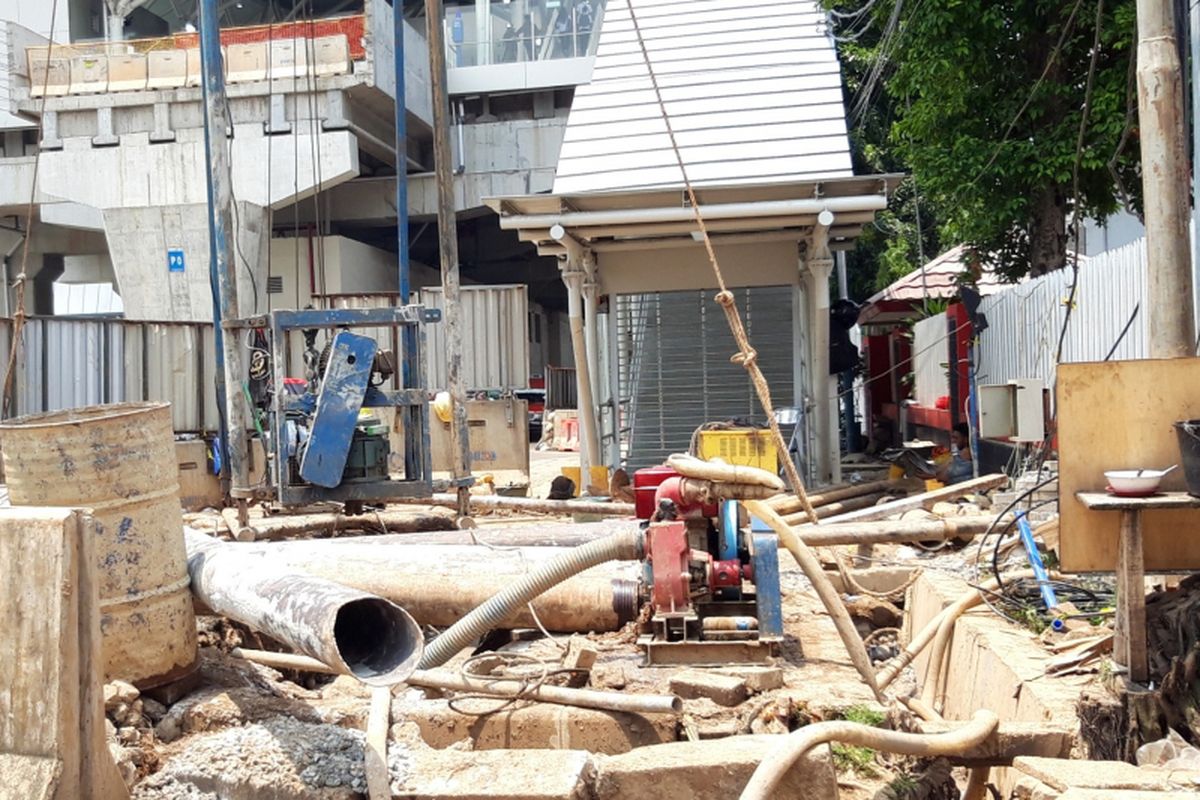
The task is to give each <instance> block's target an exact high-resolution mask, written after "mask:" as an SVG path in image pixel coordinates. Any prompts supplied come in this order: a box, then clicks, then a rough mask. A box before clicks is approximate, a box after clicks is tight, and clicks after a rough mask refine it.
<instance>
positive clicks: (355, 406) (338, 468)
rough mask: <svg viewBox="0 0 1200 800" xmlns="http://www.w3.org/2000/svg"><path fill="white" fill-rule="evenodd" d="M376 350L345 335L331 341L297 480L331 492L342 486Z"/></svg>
mask: <svg viewBox="0 0 1200 800" xmlns="http://www.w3.org/2000/svg"><path fill="white" fill-rule="evenodd" d="M376 347H377V345H376V344H375V340H374V339H369V338H367V337H366V336H359V335H357V334H354V333H350V332H348V331H340V332H339V333H338V334H337V335H336V336H334V337H333V346H332V347H331V348H330V353H329V363H328V364H327V365H326V367H325V375H324V376H323V378H322V380H321V392H320V394H318V395H317V410H316V412H315V413H314V414H313V418H312V429H311V433H310V434H309V440H308V447H307V448H306V449H305V451H304V457H303V458H302V459H301V460H300V477H301V478H303V479H304V480H306V481H308V482H309V483H312V484H316V485H317V486H324V487H326V488H329V489H333V488H335V487H336V486H338V485H339V484H341V482H342V473H343V472H345V470H346V457H347V456H348V455H349V453H350V442H351V440H352V439H353V438H354V428H355V426H357V425H358V412H359V411H361V410H362V404H363V398H364V397H366V394H367V386H368V384H369V382H370V380H371V365H372V362H374V360H375V350H376Z"/></svg>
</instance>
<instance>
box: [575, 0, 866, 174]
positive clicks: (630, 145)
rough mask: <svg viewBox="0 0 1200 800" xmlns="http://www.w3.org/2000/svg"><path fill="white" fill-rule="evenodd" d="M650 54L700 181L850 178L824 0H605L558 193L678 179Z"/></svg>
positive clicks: (688, 164)
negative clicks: (591, 67) (589, 74)
mask: <svg viewBox="0 0 1200 800" xmlns="http://www.w3.org/2000/svg"><path fill="white" fill-rule="evenodd" d="M631 6H632V9H633V13H634V14H636V17H637V23H638V29H639V30H640V31H641V35H642V36H641V38H642V41H643V42H644V43H645V47H646V54H645V55H644V54H643V53H642V48H641V44H640V43H639V41H638V35H637V31H636V30H635V29H634V24H633V18H632V16H631V14H630V7H631ZM647 58H648V59H649V62H650V64H651V65H652V66H653V68H654V76H655V78H656V79H657V81H658V84H659V87H660V90H661V92H662V95H663V103H664V105H665V107H666V112H667V115H668V116H669V118H670V120H671V127H672V130H673V131H674V132H675V138H676V141H677V142H678V145H679V149H680V155H681V156H682V159H683V162H684V165H685V167H686V168H687V174H688V179H689V180H690V181H691V182H692V184H693V185H694V186H704V185H724V186H730V185H735V184H760V185H761V184H767V183H776V182H778V183H795V182H797V181H799V180H808V179H814V178H826V177H845V176H850V175H852V174H853V170H852V167H851V161H850V143H849V139H848V137H847V133H846V120H845V110H844V108H843V104H842V77H841V68H840V64H839V62H838V57H837V49H836V47H835V44H834V41H833V39H832V38H831V36H830V34H829V31H828V25H827V18H826V13H825V12H824V11H823V10H822V9H821V8H820V5H819V3H817V2H816V0H755V2H750V3H748V2H745V0H609V2H608V4H607V7H606V9H605V11H604V18H603V21H602V27H601V30H600V40H599V43H598V46H597V51H596V65H595V72H594V73H593V76H592V81H591V83H590V84H588V85H586V86H581V87H579V88H578V89H577V90H576V92H575V99H574V101H573V103H572V105H571V113H570V116H569V117H568V120H567V129H566V133H565V137H564V140H563V145H562V150H561V152H560V155H559V162H558V171H557V173H556V177H555V181H554V191H555V193H559V194H563V193H576V192H593V191H607V190H613V189H644V188H650V187H662V186H680V185H682V184H683V175H682V174H681V173H680V169H679V163H678V161H677V159H676V156H675V153H674V151H673V150H672V148H671V141H670V138H669V137H668V134H667V126H666V122H665V121H664V119H663V116H662V110H661V109H660V107H659V104H658V99H657V98H656V96H655V93H654V87H653V84H652V83H651V80H650V71H649V69H648V68H647V64H646V61H647Z"/></svg>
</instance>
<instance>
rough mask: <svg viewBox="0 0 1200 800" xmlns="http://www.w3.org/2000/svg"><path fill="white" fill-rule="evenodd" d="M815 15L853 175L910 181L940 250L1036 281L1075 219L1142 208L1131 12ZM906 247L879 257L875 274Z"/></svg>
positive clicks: (1086, 2) (845, 9)
mask: <svg viewBox="0 0 1200 800" xmlns="http://www.w3.org/2000/svg"><path fill="white" fill-rule="evenodd" d="M826 6H827V8H829V9H831V10H832V12H833V19H834V32H835V34H837V35H838V36H839V37H840V38H841V39H842V40H843V41H842V42H841V43H840V53H841V57H842V61H843V67H844V70H845V75H846V82H847V94H848V97H849V102H848V104H847V105H848V112H849V113H848V115H849V119H850V122H851V125H852V126H853V130H854V133H853V134H852V136H853V140H854V149H855V154H856V156H857V157H858V158H859V160H860V165H861V166H869V167H873V168H877V165H882V166H887V167H889V168H892V169H897V168H898V169H900V170H902V171H907V172H910V173H911V174H912V176H913V177H914V179H915V181H916V185H917V186H919V187H920V190H921V191H920V199H921V208H922V210H923V211H925V214H926V216H927V218H929V220H930V222H931V223H932V222H933V220H935V219H936V227H937V232H938V239H939V240H940V241H939V242H938V244H940V245H942V246H949V245H953V244H958V243H965V244H967V245H969V246H970V247H972V248H973V249H974V250H975V251H976V252H977V254H978V255H979V258H980V259H981V260H982V261H983V262H984V263H985V264H986V265H987V266H990V267H992V268H993V269H995V270H996V271H997V272H999V273H1000V274H1002V275H1004V276H1007V277H1010V278H1018V277H1021V276H1023V275H1026V274H1035V275H1038V274H1043V273H1045V272H1049V271H1050V270H1054V269H1059V268H1062V267H1063V266H1065V265H1066V264H1067V262H1068V257H1067V253H1068V247H1069V245H1070V242H1069V239H1070V236H1069V233H1070V231H1069V228H1068V223H1069V221H1070V220H1072V219H1075V218H1079V219H1082V218H1086V217H1095V218H1100V219H1103V218H1105V217H1107V216H1108V215H1110V214H1112V213H1113V212H1115V211H1116V210H1117V209H1118V207H1119V206H1120V203H1121V201H1122V199H1124V200H1126V201H1127V202H1128V203H1129V204H1130V205H1131V207H1133V208H1134V209H1136V208H1137V207H1138V204H1139V200H1140V198H1139V196H1138V194H1137V192H1138V190H1139V189H1140V180H1138V153H1137V146H1136V141H1137V139H1136V132H1135V131H1132V130H1131V126H1132V125H1134V124H1136V114H1135V113H1134V112H1135V108H1134V107H1133V106H1132V105H1131V104H1134V103H1136V95H1135V94H1134V93H1133V91H1131V82H1132V80H1133V77H1134V73H1133V65H1132V55H1133V53H1134V50H1135V38H1134V30H1135V12H1134V0H1074V2H1071V0H1068V1H1067V2H1061V1H1052V0H937V2H927V1H926V0H830V1H829V2H827V3H826ZM1088 98H1090V102H1088ZM1085 118H1086V119H1085ZM1125 187H1128V192H1126V188H1125ZM913 196H914V197H916V194H915V192H914V193H913ZM1076 198H1077V199H1078V204H1077V205H1076ZM891 210H892V213H893V214H898V215H899V216H900V218H901V222H902V223H903V222H904V221H905V216H906V215H905V210H904V207H903V205H901V206H900V207H897V205H896V204H893V208H892V209H891ZM908 216H911V215H908ZM885 220H886V217H885ZM899 228H900V230H901V232H903V225H902V224H901V225H900V226H899ZM864 245H865V246H866V247H871V246H872V242H871V241H870V240H869V239H868V240H867V241H865V242H864ZM904 250H905V247H904V246H900V247H897V246H896V245H894V244H889V245H887V246H886V247H884V248H883V249H882V250H881V251H879V253H878V258H879V260H880V262H881V268H880V269H879V270H878V274H879V277H881V278H882V277H883V275H884V274H885V273H889V274H890V272H892V271H895V270H896V269H898V268H902V267H903V265H904V262H905V258H904V255H905V253H904ZM935 254H936V253H934V252H927V253H926V255H927V256H929V257H932V256H933V255H935ZM914 266H915V265H914Z"/></svg>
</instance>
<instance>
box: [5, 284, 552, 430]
mask: <svg viewBox="0 0 1200 800" xmlns="http://www.w3.org/2000/svg"><path fill="white" fill-rule="evenodd" d="M422 298H423V300H424V301H425V303H426V304H427V305H430V306H433V307H438V306H439V305H440V299H441V293H440V292H435V291H433V290H429V289H423V290H422ZM329 302H330V306H331V307H333V308H374V307H387V306H390V305H394V304H395V302H396V295H394V294H392V295H365V296H346V297H331V298H330V299H329ZM463 309H464V318H465V320H466V323H465V324H464V331H463V338H464V350H465V351H466V358H465V361H464V365H463V366H464V373H465V378H466V380H467V384H468V388H470V389H517V388H524V387H527V386H528V385H529V339H528V336H527V335H526V326H527V324H528V323H527V301H526V299H525V287H524V286H501V287H494V286H487V287H470V288H467V287H464V288H463ZM442 329H443V326H442V325H440V324H439V325H430V326H428V327H427V328H426V329H425V330H426V335H427V338H426V369H427V370H428V372H427V375H429V382H428V385H429V386H430V387H431V388H432V389H435V390H436V389H437V388H441V387H443V386H444V385H445V374H446V367H445V361H446V358H445V345H444V341H443V339H442V337H443V336H444V333H443V332H442ZM363 333H364V334H365V335H368V336H374V337H375V338H376V339H377V340H378V341H379V342H380V346H382V347H389V348H392V349H393V350H395V349H396V348H397V346H398V343H397V342H396V341H395V339H396V336H395V332H394V331H391V330H389V329H386V328H379V329H364V330H363ZM21 338H22V340H23V341H22V346H21V347H20V348H19V349H18V352H17V364H16V374H15V376H14V382H13V395H14V401H15V402H14V406H13V408H14V415H24V414H34V413H38V412H42V411H58V410H61V409H64V408H79V407H82V406H89V405H98V404H101V403H121V402H132V401H141V400H166V401H168V402H170V403H171V409H172V416H173V418H174V420H173V421H174V424H175V430H176V431H178V432H181V433H183V432H199V431H215V430H216V429H217V427H218V425H217V421H218V420H217V404H216V394H215V391H214V389H213V386H214V382H215V378H216V351H215V347H214V344H213V332H212V325H209V324H205V323H190V322H131V321H128V320H123V319H96V318H94V317H90V318H87V317H45V318H41V317H39V318H30V319H29V320H27V321H26V323H25V329H24V333H23V334H22V337H21ZM292 339H293V340H294V341H293V342H292V343H291V344H292V348H291V350H292V352H291V354H290V356H289V359H290V362H291V363H290V366H289V373H290V374H293V375H302V374H303V360H302V343H301V341H300V340H301V337H300V336H299V335H298V334H297V335H294V336H293V337H292ZM11 341H12V320H11V319H0V359H3V360H4V361H5V362H6V361H7V357H8V353H9V351H10V345H9V343H10V342H11ZM3 369H4V368H3V367H0V374H3Z"/></svg>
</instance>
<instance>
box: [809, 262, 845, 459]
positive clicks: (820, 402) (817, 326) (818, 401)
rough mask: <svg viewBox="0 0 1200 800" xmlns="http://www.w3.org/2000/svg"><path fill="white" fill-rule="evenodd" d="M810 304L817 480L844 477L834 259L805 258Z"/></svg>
mask: <svg viewBox="0 0 1200 800" xmlns="http://www.w3.org/2000/svg"><path fill="white" fill-rule="evenodd" d="M806 266H807V267H808V271H807V273H806V274H805V280H806V282H807V289H808V297H809V308H810V309H811V311H810V314H809V326H810V327H809V342H810V343H811V347H812V358H811V359H810V361H809V363H810V364H812V392H813V401H814V403H815V406H816V408H815V410H814V413H813V420H814V422H815V423H816V434H817V435H816V440H817V446H816V452H815V453H814V454H813V456H814V463H815V465H816V470H817V480H818V482H821V483H825V482H837V481H838V480H840V477H841V452H840V448H839V446H838V437H837V433H836V432H837V418H836V414H837V404H836V403H834V402H833V398H834V397H835V396H836V394H837V379H836V377H833V376H830V374H829V277H830V275H831V274H832V273H833V259H831V258H810V259H808V261H807V262H806Z"/></svg>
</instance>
